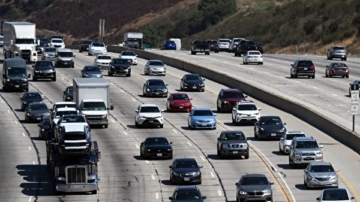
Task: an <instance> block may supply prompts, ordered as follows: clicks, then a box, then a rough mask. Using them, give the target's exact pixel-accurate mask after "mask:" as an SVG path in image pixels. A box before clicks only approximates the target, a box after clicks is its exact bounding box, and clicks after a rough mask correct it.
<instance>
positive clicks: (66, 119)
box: [61, 116, 86, 123]
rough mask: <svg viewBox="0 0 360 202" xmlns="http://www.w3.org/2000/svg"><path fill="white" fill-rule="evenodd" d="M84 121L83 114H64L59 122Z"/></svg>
mask: <svg viewBox="0 0 360 202" xmlns="http://www.w3.org/2000/svg"><path fill="white" fill-rule="evenodd" d="M79 122H80V123H84V122H86V120H85V118H84V117H83V116H64V117H63V118H62V120H61V123H79Z"/></svg>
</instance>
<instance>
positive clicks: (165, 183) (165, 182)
mask: <svg viewBox="0 0 360 202" xmlns="http://www.w3.org/2000/svg"><path fill="white" fill-rule="evenodd" d="M161 183H162V184H163V185H167V186H175V185H173V184H172V183H171V181H170V180H161Z"/></svg>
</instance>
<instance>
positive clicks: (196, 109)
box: [194, 107, 211, 111]
mask: <svg viewBox="0 0 360 202" xmlns="http://www.w3.org/2000/svg"><path fill="white" fill-rule="evenodd" d="M202 110H210V111H211V109H210V108H209V107H198V108H195V109H194V111H202Z"/></svg>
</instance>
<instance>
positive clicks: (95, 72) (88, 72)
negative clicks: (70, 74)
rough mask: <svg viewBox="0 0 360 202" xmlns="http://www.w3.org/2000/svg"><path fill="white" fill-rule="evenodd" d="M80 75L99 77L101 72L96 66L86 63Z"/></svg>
mask: <svg viewBox="0 0 360 202" xmlns="http://www.w3.org/2000/svg"><path fill="white" fill-rule="evenodd" d="M81 77H83V78H101V77H103V74H102V72H101V70H100V68H99V67H98V66H94V65H86V66H85V67H84V68H83V69H82V70H81Z"/></svg>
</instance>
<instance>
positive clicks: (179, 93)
mask: <svg viewBox="0 0 360 202" xmlns="http://www.w3.org/2000/svg"><path fill="white" fill-rule="evenodd" d="M170 95H188V94H187V93H182V92H176V93H171V94H170Z"/></svg>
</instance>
